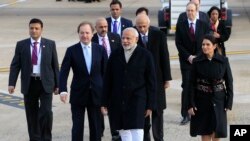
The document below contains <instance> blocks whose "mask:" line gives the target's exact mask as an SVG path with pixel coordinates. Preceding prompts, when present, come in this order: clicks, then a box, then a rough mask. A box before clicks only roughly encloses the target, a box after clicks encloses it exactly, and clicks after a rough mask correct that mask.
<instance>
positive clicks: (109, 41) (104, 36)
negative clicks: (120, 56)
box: [92, 18, 121, 56]
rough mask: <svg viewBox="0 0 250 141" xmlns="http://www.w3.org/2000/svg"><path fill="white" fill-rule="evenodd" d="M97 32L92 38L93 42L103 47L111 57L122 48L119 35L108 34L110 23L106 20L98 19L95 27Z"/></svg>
mask: <svg viewBox="0 0 250 141" xmlns="http://www.w3.org/2000/svg"><path fill="white" fill-rule="evenodd" d="M95 29H96V32H97V33H95V34H94V36H93V38H92V42H95V43H97V44H99V45H102V46H103V47H104V49H105V50H106V52H107V55H108V56H110V53H111V52H112V51H114V50H115V49H117V48H118V47H121V38H120V36H119V35H118V34H115V33H112V32H108V23H107V20H106V19H105V18H98V19H97V20H96V25H95Z"/></svg>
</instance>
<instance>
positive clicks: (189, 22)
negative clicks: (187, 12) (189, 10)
mask: <svg viewBox="0 0 250 141" xmlns="http://www.w3.org/2000/svg"><path fill="white" fill-rule="evenodd" d="M196 21H197V19H194V21H191V20H189V19H188V25H190V24H191V23H193V24H194V25H196Z"/></svg>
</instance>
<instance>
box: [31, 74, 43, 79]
mask: <svg viewBox="0 0 250 141" xmlns="http://www.w3.org/2000/svg"><path fill="white" fill-rule="evenodd" d="M30 76H31V78H33V79H35V80H41V76H40V74H38V73H32V74H31V75H30Z"/></svg>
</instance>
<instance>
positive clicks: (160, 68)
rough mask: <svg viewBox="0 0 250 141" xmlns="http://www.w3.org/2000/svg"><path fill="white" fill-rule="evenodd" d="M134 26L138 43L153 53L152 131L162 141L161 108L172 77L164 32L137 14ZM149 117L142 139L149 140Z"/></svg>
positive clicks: (143, 16)
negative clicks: (153, 93)
mask: <svg viewBox="0 0 250 141" xmlns="http://www.w3.org/2000/svg"><path fill="white" fill-rule="evenodd" d="M136 28H137V30H138V31H139V41H138V45H140V46H144V47H145V48H147V49H148V50H149V51H150V52H151V53H152V55H153V59H154V64H155V68H156V75H157V79H156V80H157V94H156V95H157V100H156V104H157V107H156V109H155V110H153V112H152V131H153V137H154V140H155V141H163V135H164V132H163V110H164V109H165V108H166V96H165V89H166V88H168V87H169V86H170V84H169V81H170V80H171V79H172V77H171V71H170V61H169V52H168V47H167V41H166V40H167V39H166V36H165V34H164V33H163V32H162V31H160V30H158V29H155V28H152V27H151V26H150V20H149V17H148V16H147V15H146V14H139V15H138V16H137V17H136ZM149 129H150V118H149V117H148V118H147V119H146V122H145V127H144V140H145V141H148V140H150V133H149Z"/></svg>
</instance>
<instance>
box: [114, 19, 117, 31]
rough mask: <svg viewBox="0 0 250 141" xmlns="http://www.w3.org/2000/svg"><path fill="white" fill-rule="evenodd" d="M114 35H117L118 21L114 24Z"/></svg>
mask: <svg viewBox="0 0 250 141" xmlns="http://www.w3.org/2000/svg"><path fill="white" fill-rule="evenodd" d="M113 33H117V21H114V23H113Z"/></svg>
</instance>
